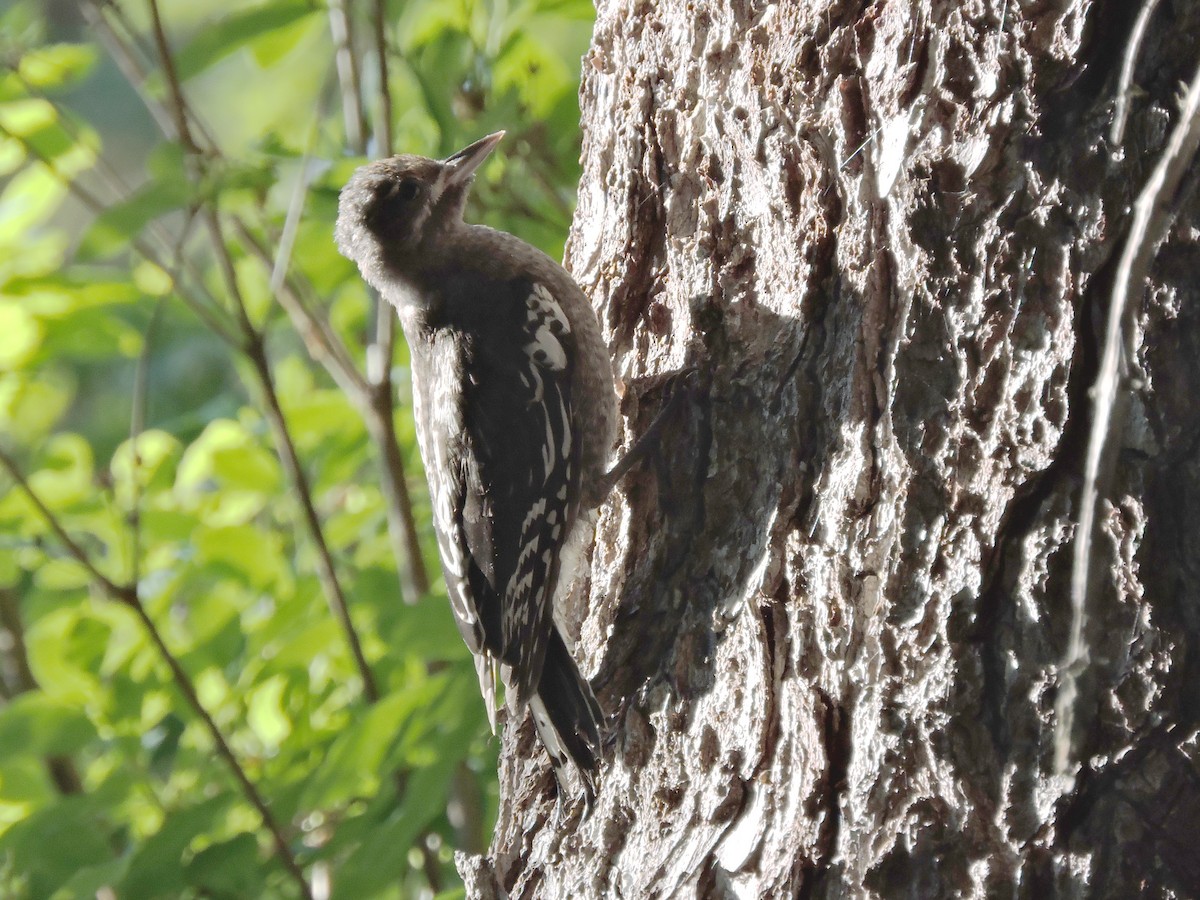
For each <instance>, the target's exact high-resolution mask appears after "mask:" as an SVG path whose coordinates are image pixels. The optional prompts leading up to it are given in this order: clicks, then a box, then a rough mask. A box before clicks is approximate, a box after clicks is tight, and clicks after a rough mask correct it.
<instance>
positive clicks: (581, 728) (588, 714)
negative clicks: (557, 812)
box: [529, 628, 604, 808]
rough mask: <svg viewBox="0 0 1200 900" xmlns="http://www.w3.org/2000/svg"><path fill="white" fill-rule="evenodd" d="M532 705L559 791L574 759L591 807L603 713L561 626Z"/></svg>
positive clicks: (548, 650)
mask: <svg viewBox="0 0 1200 900" xmlns="http://www.w3.org/2000/svg"><path fill="white" fill-rule="evenodd" d="M529 708H530V710H531V711H532V713H533V724H534V725H535V726H536V727H537V732H538V737H540V738H541V739H542V744H543V745H545V747H546V751H547V752H548V753H549V754H550V761H551V762H552V763H554V775H555V778H556V779H557V780H558V785H559V792H560V796H561V795H562V794H563V793H565V792H566V787H567V780H566V772H567V768H568V763H570V764H571V765H573V766H574V767H575V770H576V771H577V772H578V773H579V777H580V780H581V781H582V782H583V787H584V800H585V803H586V804H587V806H588V808H590V807H591V805H592V801H593V800H594V799H595V795H596V780H595V779H596V770H597V769H598V768H599V765H600V730H601V727H602V723H603V721H604V716H603V713H602V712H601V711H600V704H599V703H597V702H596V696H595V694H593V693H592V687H591V685H589V684H588V682H587V679H585V678H584V677H583V676H582V675H581V674H580V672H579V667H578V666H576V665H575V660H573V659H572V658H571V654H570V652H569V651H568V650H567V645H566V644H565V643H563V639H562V636H561V635H560V634H559V633H558V629H557V628H555V629H553V631H552V633H551V635H550V641H549V643H548V645H547V647H546V658H545V661H544V662H543V663H542V677H541V680H540V681H539V682H538V686H537V691H536V692H535V693H534V695H533V696H532V697H531V698H530V700H529Z"/></svg>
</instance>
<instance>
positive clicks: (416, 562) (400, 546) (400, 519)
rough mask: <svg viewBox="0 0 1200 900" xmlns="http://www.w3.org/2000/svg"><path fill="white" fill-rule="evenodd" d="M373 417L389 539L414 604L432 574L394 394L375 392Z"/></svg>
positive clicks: (405, 595)
mask: <svg viewBox="0 0 1200 900" xmlns="http://www.w3.org/2000/svg"><path fill="white" fill-rule="evenodd" d="M372 404H373V405H372V407H371V414H369V415H368V416H367V417H366V423H367V430H368V432H369V433H370V435H371V439H372V440H373V441H374V442H375V444H376V445H377V446H378V447H379V452H380V454H381V456H382V458H381V459H380V479H381V482H382V483H381V484H380V490H381V491H382V493H383V500H384V504H385V511H386V513H387V522H388V539H389V540H390V542H391V545H392V555H393V556H395V557H396V566H397V569H398V571H399V574H400V579H401V589H402V591H403V595H402V596H403V598H404V602H405V603H408V604H410V605H411V604H414V603H416V602H417V601H418V600H420V599H421V597H423V596H424V595H425V594H427V593H429V573H428V571H427V570H426V569H425V557H424V556H423V555H422V554H421V543H420V541H419V540H418V538H417V524H416V519H415V518H414V516H413V511H412V498H411V497H410V496H409V493H408V481H407V479H406V476H405V473H404V455H403V454H402V453H401V451H400V444H399V442H398V441H397V440H396V419H395V410H394V407H393V406H392V394H391V390H390V389H389V390H388V391H387V393H382V392H378V391H377V392H375V393H374V394H373V395H372Z"/></svg>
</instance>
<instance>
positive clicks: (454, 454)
mask: <svg viewBox="0 0 1200 900" xmlns="http://www.w3.org/2000/svg"><path fill="white" fill-rule="evenodd" d="M503 136H504V132H503V131H499V132H496V133H494V134H490V135H488V136H486V137H484V138H482V139H480V140H478V141H475V142H474V143H472V144H470V145H469V146H467V147H465V148H463V149H462V150H460V151H458V152H457V153H454V154H452V155H450V156H447V157H446V158H444V159H431V158H427V157H422V156H415V155H399V156H393V157H390V158H388V159H382V160H377V161H374V162H371V163H369V164H367V165H364V166H362V167H360V168H359V169H357V171H355V172H354V174H353V175H352V176H351V178H350V180H349V181H348V182H347V183H346V185H345V187H344V188H343V189H342V191H341V194H340V196H339V201H338V215H337V222H336V226H335V229H334V236H335V240H336V243H337V246H338V249H339V251H340V252H341V253H342V255H343V256H346V257H347V258H348V259H350V260H352V261H353V262H355V263H356V264H357V266H358V269H359V271H360V273H361V275H362V277H363V279H364V280H365V281H366V282H367V283H368V284H370V285H371V286H372V287H374V288H375V289H376V290H377V291H378V292H379V294H380V296H381V297H382V298H383V299H384V300H386V301H387V302H388V303H390V304H391V305H392V306H393V307H395V309H396V311H397V313H398V316H399V319H400V323H401V326H402V329H403V332H404V336H405V340H406V342H407V344H408V347H409V355H410V360H411V370H412V385H413V411H414V418H415V421H416V433H417V443H418V447H419V449H420V452H421V457H422V459H423V461H424V464H425V473H426V477H427V480H428V483H429V493H430V499H431V501H432V507H433V524H434V531H435V532H436V535H437V541H438V550H439V555H440V556H441V562H442V571H443V574H444V576H445V582H446V592H447V594H448V595H449V600H450V607H451V610H452V612H453V615H454V619H455V622H456V624H457V626H458V630H459V632H460V633H461V635H462V637H463V639H464V640H465V641H466V644H467V646H468V647H469V648H470V650H471V652H472V654H473V655H474V659H475V667H476V670H477V673H478V676H479V683H480V690H481V692H482V694H483V699H484V704H485V707H486V710H487V715H488V720H489V722H490V723H491V726H492V730H493V732H494V731H495V728H496V681H497V678H499V679H500V680H501V681H502V682H503V684H504V686H505V698H506V702H507V704H508V706H509V708H510V710H512V711H514V712H520V711H521V710H523V709H524V708H525V707H528V708H529V709H530V711H531V713H532V716H533V721H534V726H535V728H536V730H537V733H538V736H539V738H540V740H541V742H542V744H543V745H544V746H545V748H546V750H547V752H548V754H549V756H550V760H551V762H552V764H553V768H554V773H555V776H556V780H557V782H558V785H559V798H560V800H561V799H562V796H563V794H564V792H565V791H566V790H567V785H568V783H569V782H568V780H567V779H568V775H567V773H568V771H569V770H573V771H575V772H576V773H577V774H578V776H579V777H580V778H581V780H582V784H583V789H584V794H585V801H586V802H587V805H588V807H589V808H590V806H591V803H592V800H593V799H594V796H595V784H596V775H597V771H598V768H599V764H600V759H601V755H602V734H603V730H604V717H603V714H602V711H601V708H600V705H599V703H598V702H597V700H596V697H595V695H594V693H593V691H592V688H591V686H590V684H589V683H588V681H587V679H586V678H584V677H583V675H582V674H581V672H580V669H579V666H578V664H577V663H576V661H575V659H574V657H573V656H572V653H571V651H570V649H569V647H568V643H567V639H566V637H565V636H564V632H563V628H562V627H561V626H560V625H559V624H558V623H557V621H556V615H555V608H556V605H561V604H562V603H563V601H564V595H565V594H566V593H569V587H570V584H571V582H572V580H573V578H574V576H575V574H576V571H577V568H578V566H579V565H580V561H581V556H582V553H583V547H584V545H585V544H586V542H587V540H588V539H589V537H590V533H591V529H592V528H593V527H594V524H595V512H594V510H595V508H596V507H597V506H598V505H599V503H600V501H601V500H602V499H603V495H604V494H605V493H607V490H608V488H609V487H611V483H612V477H611V473H606V468H607V465H608V462H609V458H610V454H611V451H612V447H613V443H614V439H615V437H616V424H617V388H616V379H615V377H614V373H613V368H612V363H611V359H610V357H609V353H608V349H607V346H606V344H605V342H604V340H603V336H602V333H601V329H600V323H599V321H598V319H597V318H596V314H595V312H594V310H593V309H592V307H591V305H590V303H589V302H588V299H587V298H586V296H585V295H584V293H583V291H582V290H581V289H580V288H579V286H578V285H577V284H576V283H575V281H574V280H573V279H572V278H571V276H570V275H569V274H568V273H567V271H566V270H565V269H563V267H562V266H560V265H559V264H558V263H557V262H555V261H554V260H553V259H551V258H550V257H549V256H547V255H546V254H545V253H543V252H542V251H541V250H538V249H537V248H535V247H533V246H532V245H530V244H528V243H526V242H525V241H523V240H521V239H519V238H517V237H515V236H514V235H511V234H508V233H506V232H503V231H498V230H495V229H492V228H489V227H486V226H483V225H474V224H468V223H466V222H464V221H463V210H464V207H465V205H466V202H467V197H468V195H469V192H470V188H471V184H472V182H473V180H474V176H475V173H476V172H477V170H478V169H479V167H480V165H482V164H483V162H484V161H485V160H486V159H487V158H488V156H489V155H490V154H491V153H492V151H493V150H494V149H495V147H496V145H497V144H498V143H499V142H500V140H501V138H503Z"/></svg>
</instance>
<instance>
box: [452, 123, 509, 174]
mask: <svg viewBox="0 0 1200 900" xmlns="http://www.w3.org/2000/svg"><path fill="white" fill-rule="evenodd" d="M502 137H504V132H503V131H497V132H496V133H495V134H489V135H488V136H487V137H485V138H480V139H479V140H477V141H476V142H475V143H473V144H471V145H470V146H469V147H464V148H463V149H461V150H459V151H458V152H457V153H455V154H453V155H452V156H447V157H446V158H445V159H444V160H442V165H444V166H445V167H446V186H447V187H451V186H457V185H462V184H466V183H467V181H469V180H470V178H471V176H472V175H474V174H475V170H476V169H478V168H479V167H480V166H481V165H483V161H484V160H485V159H487V158H488V155H489V154H490V153H491V152H492V151H493V150H495V149H496V145H497V144H498V143H500V139H501V138H502Z"/></svg>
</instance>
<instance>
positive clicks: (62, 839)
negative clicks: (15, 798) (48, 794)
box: [0, 797, 112, 897]
mask: <svg viewBox="0 0 1200 900" xmlns="http://www.w3.org/2000/svg"><path fill="white" fill-rule="evenodd" d="M50 848H53V851H52V852H50ZM4 854H9V855H10V858H11V861H12V864H13V867H14V868H15V869H16V871H18V872H22V873H24V874H25V876H26V877H27V878H28V879H29V894H30V896H32V897H48V896H50V895H51V894H53V893H54V892H55V890H57V889H58V888H59V887H61V886H62V885H63V884H65V883H66V882H67V881H68V880H69V879H70V878H72V877H74V875H75V874H76V873H77V872H79V871H80V870H81V869H85V868H88V867H91V866H96V865H101V864H104V863H106V862H109V861H110V860H111V858H112V856H111V851H110V849H109V847H108V842H107V840H106V839H105V829H104V828H103V826H102V824H101V822H100V821H99V818H98V816H97V810H96V808H95V804H94V802H93V801H92V799H91V798H88V797H66V798H64V799H62V800H59V801H58V802H56V803H50V804H48V805H46V806H44V807H42V808H41V809H38V810H36V811H34V812H33V813H32V814H31V815H30V816H29V817H28V818H26V819H24V820H23V821H21V822H18V823H17V824H16V825H14V826H13V827H12V828H10V829H9V830H8V831H7V832H5V833H4V835H3V836H0V855H4Z"/></svg>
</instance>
